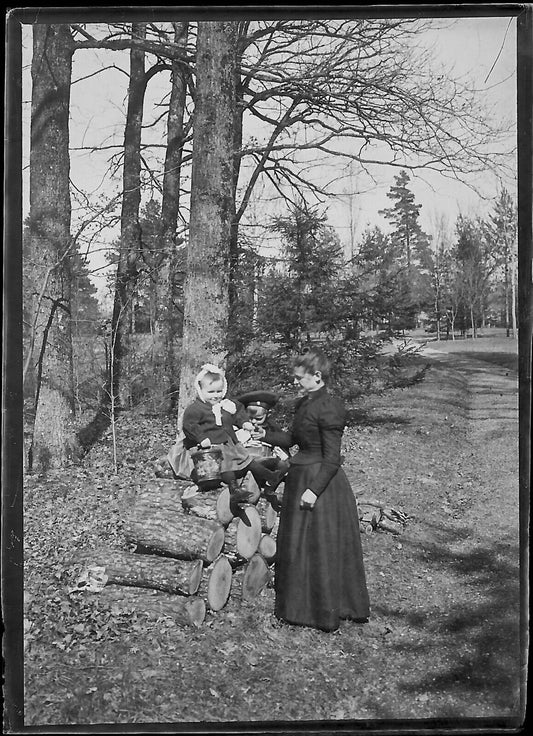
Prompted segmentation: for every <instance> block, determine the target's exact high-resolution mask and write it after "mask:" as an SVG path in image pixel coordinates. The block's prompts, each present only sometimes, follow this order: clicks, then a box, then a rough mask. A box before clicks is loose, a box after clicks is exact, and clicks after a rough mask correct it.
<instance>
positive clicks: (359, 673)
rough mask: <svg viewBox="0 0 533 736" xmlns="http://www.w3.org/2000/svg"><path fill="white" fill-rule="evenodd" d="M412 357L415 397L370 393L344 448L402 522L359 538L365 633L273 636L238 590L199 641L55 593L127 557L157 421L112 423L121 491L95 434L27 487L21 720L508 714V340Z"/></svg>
mask: <svg viewBox="0 0 533 736" xmlns="http://www.w3.org/2000/svg"><path fill="white" fill-rule="evenodd" d="M474 343H477V344H476V346H475V347H474ZM423 360H424V361H425V362H427V363H429V364H430V366H431V367H430V369H429V370H428V371H426V373H425V378H424V380H423V381H422V382H420V383H418V384H416V385H414V386H412V387H409V388H404V389H394V390H392V391H389V392H386V393H384V394H382V395H380V396H368V397H366V398H365V399H364V401H361V402H360V403H358V405H357V406H356V407H352V423H351V426H349V427H348V428H347V430H346V432H345V437H344V455H345V466H344V467H345V470H346V472H347V474H348V476H349V478H350V480H351V482H352V485H353V488H354V491H355V492H356V494H357V495H358V496H359V497H361V499H364V498H371V497H372V498H378V499H380V500H382V501H384V502H385V503H386V504H387V505H390V506H393V507H395V508H398V509H402V510H403V511H404V512H405V513H407V514H408V515H409V517H410V518H409V522H408V524H407V526H406V528H405V531H404V532H403V534H402V535H400V536H393V535H391V534H388V533H385V532H375V533H373V534H365V535H364V537H363V545H364V554H365V563H366V570H367V577H368V586H369V591H370V596H371V610H372V613H371V620H370V621H369V623H368V624H364V625H361V624H355V623H352V622H345V623H343V625H342V626H341V628H340V629H339V631H338V632H335V633H333V634H326V633H323V632H319V631H315V630H311V629H304V628H299V627H293V626H289V625H285V624H280V623H279V622H277V621H276V620H275V618H274V617H273V615H272V610H273V591H272V589H270V588H268V589H266V590H265V591H264V592H263V594H262V595H260V596H259V597H258V598H257V599H256V600H255V601H253V603H242V602H241V601H240V599H239V597H238V595H237V593H236V592H235V594H234V595H232V596H231V597H230V600H229V602H228V604H227V605H226V606H225V608H223V609H222V610H221V611H219V612H217V613H208V615H207V617H206V620H205V622H204V624H203V625H202V626H201V628H199V629H194V628H182V627H176V625H175V624H174V623H173V622H172V621H171V620H169V619H160V620H153V619H150V618H148V617H147V616H145V615H144V614H133V613H132V612H131V611H128V610H127V609H121V608H120V606H117V607H115V608H113V609H112V610H109V609H106V608H105V607H104V606H102V605H101V604H100V603H99V600H98V595H97V594H93V595H92V596H91V595H88V594H85V595H84V596H81V595H80V594H74V595H70V596H69V595H68V589H69V586H70V585H71V584H72V581H73V579H74V576H75V574H76V572H77V567H76V564H75V563H76V559H77V556H78V555H79V554H80V553H81V552H84V553H85V552H87V551H88V550H89V551H90V550H98V549H99V548H101V547H102V545H107V546H109V545H110V546H115V547H117V548H119V549H120V548H123V546H124V540H123V536H122V519H123V518H124V515H125V513H126V511H127V509H128V507H129V506H130V505H131V502H132V500H133V498H134V494H135V489H136V488H139V487H142V485H143V484H145V483H147V482H148V481H149V480H151V479H152V477H153V475H152V470H151V467H150V463H151V461H152V460H153V459H155V458H156V457H157V456H158V454H159V452H160V450H161V448H162V447H168V445H169V443H170V442H171V441H172V438H173V435H174V428H173V427H172V426H170V425H169V424H167V423H165V422H161V421H156V420H153V419H148V418H142V419H136V420H134V419H133V418H131V417H130V418H127V417H123V418H122V419H121V425H120V434H119V443H120V445H119V446H120V453H121V461H122V464H121V466H120V469H119V473H118V474H117V475H114V474H113V473H112V471H111V468H112V462H111V444H110V439H109V438H105V439H104V440H103V441H102V442H101V443H100V444H99V445H98V447H96V448H95V449H94V451H93V452H92V453H91V455H90V456H89V457H88V458H87V460H86V462H85V464H84V465H83V466H82V467H78V468H72V469H70V470H68V471H66V472H63V473H61V474H56V475H50V476H48V478H46V479H44V478H36V477H33V478H28V479H27V482H26V489H25V557H26V559H25V583H26V584H25V588H26V599H25V629H26V640H25V641H26V648H25V657H26V658H25V670H26V710H25V722H26V724H27V725H33V726H45V725H54V724H70V725H76V726H81V725H83V724H129V726H130V728H132V729H133V728H135V724H142V723H145V724H153V723H162V724H179V728H180V729H181V730H183V729H185V728H186V727H187V724H191V729H192V728H193V726H194V724H199V722H201V723H203V724H204V726H205V725H208V726H210V727H211V728H213V729H214V728H216V727H218V726H220V725H221V724H223V723H228V722H229V723H233V724H234V723H237V722H238V723H243V722H244V723H245V722H252V723H255V722H261V723H262V724H263V726H264V727H266V725H267V724H268V723H269V722H270V723H271V724H272V725H273V726H276V725H279V724H280V723H283V722H290V723H291V724H294V722H302V721H303V722H320V725H321V726H322V727H323V728H324V727H326V726H327V725H328V722H329V723H330V724H332V725H334V726H339V725H342V724H344V725H346V727H349V726H353V725H354V724H355V725H357V723H359V724H366V727H367V726H368V724H369V723H370V724H377V723H381V719H385V720H387V721H390V720H395V719H416V721H417V722H419V719H438V720H437V721H436V722H437V723H441V724H442V723H444V722H445V719H452V720H451V722H452V723H454V722H455V719H464V718H474V719H482V718H490V719H496V720H497V721H498V722H499V721H501V720H502V719H507V718H517V717H518V716H519V714H520V683H521V678H520V654H521V651H523V648H521V647H520V640H519V608H520V594H519V580H520V576H519V538H518V508H519V504H518V448H517V440H518V417H517V380H516V379H517V376H516V342H515V341H513V340H503V341H501V340H496V339H495V340H494V341H492V342H491V341H490V340H489V339H486V340H478V341H472V340H470V341H461V344H459V341H455V342H454V343H452V342H451V341H449V342H448V343H443V342H440V343H437V342H433V341H432V342H428V344H427V346H426V354H425V355H424V356H423ZM307 725H308V726H310V723H307ZM243 728H244V730H245V727H244V726H243Z"/></svg>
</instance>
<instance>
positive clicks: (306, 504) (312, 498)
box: [300, 488, 318, 510]
mask: <svg viewBox="0 0 533 736" xmlns="http://www.w3.org/2000/svg"><path fill="white" fill-rule="evenodd" d="M317 498H318V496H317V495H316V493H314V492H313V491H312V490H311V489H310V488H306V489H305V491H304V492H303V493H302V497H301V499H300V508H301V509H309V510H311V509H312V508H313V507H314V505H315V503H316V500H317Z"/></svg>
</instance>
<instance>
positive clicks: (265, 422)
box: [238, 391, 289, 511]
mask: <svg viewBox="0 0 533 736" xmlns="http://www.w3.org/2000/svg"><path fill="white" fill-rule="evenodd" d="M238 401H240V402H241V404H243V406H244V407H245V408H246V411H247V413H248V416H249V419H250V422H251V423H252V424H253V430H252V432H251V439H250V440H248V441H247V442H245V443H244V446H245V447H246V449H247V450H248V451H249V452H250V454H252V455H255V454H256V453H257V454H258V462H260V463H261V464H262V465H264V466H265V467H266V468H269V470H276V471H278V472H279V473H280V479H279V481H280V482H281V480H282V476H283V475H284V474H285V473H286V472H287V471H288V469H289V462H288V461H289V453H288V452H287V451H286V450H285V449H284V447H283V445H284V444H285V438H286V433H285V432H283V430H282V429H281V427H280V426H279V425H278V424H276V422H274V421H273V419H272V417H271V411H272V409H273V408H274V406H275V405H276V403H277V401H278V397H277V396H276V394H274V393H272V392H271V391H249V392H248V393H246V394H243V395H242V396H239V397H238ZM287 449H288V448H287ZM275 490H276V489H275V488H273V487H272V486H268V487H266V488H265V489H263V496H264V497H265V498H266V499H267V501H269V502H270V504H271V505H272V507H273V508H274V509H275V510H276V511H279V510H280V507H281V503H280V501H279V499H278V497H277V496H276V494H275Z"/></svg>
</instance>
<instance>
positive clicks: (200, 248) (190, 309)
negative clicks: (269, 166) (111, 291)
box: [178, 21, 236, 423]
mask: <svg viewBox="0 0 533 736" xmlns="http://www.w3.org/2000/svg"><path fill="white" fill-rule="evenodd" d="M235 42H236V23H235V22H232V21H221V22H201V23H199V25H198V41H197V59H196V64H197V87H196V104H195V113H194V115H195V117H194V144H193V162H192V193H191V218H190V233H189V246H188V257H187V280H186V284H185V314H184V327H183V354H182V367H181V375H180V390H179V417H178V423H179V422H180V418H181V415H182V412H183V409H184V408H185V406H186V405H187V404H188V403H189V401H190V400H191V398H192V397H193V395H194V377H195V375H196V374H197V372H198V370H199V368H200V366H201V365H202V364H203V363H205V362H206V361H210V362H214V363H219V364H220V363H223V362H224V361H225V359H226V341H227V330H228V318H229V244H230V239H231V226H232V220H233V214H234V197H233V184H232V182H233V166H234V161H233V145H234V130H233V128H234V120H235V116H234V114H233V112H234V107H235Z"/></svg>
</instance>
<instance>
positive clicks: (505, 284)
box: [504, 249, 510, 337]
mask: <svg viewBox="0 0 533 736" xmlns="http://www.w3.org/2000/svg"><path fill="white" fill-rule="evenodd" d="M504 288H505V334H506V336H507V337H509V327H510V319H509V251H508V250H507V249H506V253H505V282H504Z"/></svg>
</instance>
